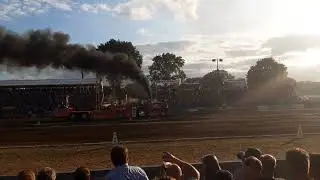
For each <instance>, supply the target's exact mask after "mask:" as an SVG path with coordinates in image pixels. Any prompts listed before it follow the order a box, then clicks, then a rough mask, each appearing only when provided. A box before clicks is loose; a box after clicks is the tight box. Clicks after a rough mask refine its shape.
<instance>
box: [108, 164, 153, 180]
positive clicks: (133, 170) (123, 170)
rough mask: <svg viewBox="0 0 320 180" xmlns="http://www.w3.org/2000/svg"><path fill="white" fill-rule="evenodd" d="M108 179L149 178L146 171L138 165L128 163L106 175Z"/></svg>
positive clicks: (138, 179) (142, 179)
mask: <svg viewBox="0 0 320 180" xmlns="http://www.w3.org/2000/svg"><path fill="white" fill-rule="evenodd" d="M105 179H106V180H149V179H148V176H147V174H146V172H145V171H144V170H143V169H142V168H140V167H137V166H129V165H128V164H125V165H122V166H118V167H116V168H114V169H113V170H111V171H110V172H109V173H108V174H107V175H106V176H105Z"/></svg>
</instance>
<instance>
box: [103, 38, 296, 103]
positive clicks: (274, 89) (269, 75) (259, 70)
mask: <svg viewBox="0 0 320 180" xmlns="http://www.w3.org/2000/svg"><path fill="white" fill-rule="evenodd" d="M97 50H98V51H102V52H111V53H125V54H127V56H128V58H130V59H133V60H134V61H135V62H136V64H137V66H138V67H139V68H141V66H142V63H143V56H142V55H141V53H140V52H139V51H138V49H137V48H136V47H135V46H134V45H133V44H132V43H131V42H127V41H120V40H115V39H110V40H109V41H108V42H106V43H102V44H99V45H98V46H97ZM184 64H185V60H184V59H183V58H182V57H181V56H177V55H175V54H173V53H163V54H159V55H156V56H155V57H153V58H152V64H151V66H149V67H148V70H149V75H148V78H149V80H150V82H151V84H155V83H156V82H158V81H163V80H182V81H186V82H188V81H189V82H192V81H194V80H197V81H198V82H200V83H201V85H202V88H210V89H213V88H219V87H218V86H222V85H223V82H224V81H225V80H234V79H235V77H234V76H233V75H232V74H230V73H229V72H227V71H225V70H213V71H212V72H209V73H207V74H205V75H204V76H203V77H200V78H187V75H186V74H185V72H184V71H183V66H184ZM107 79H108V80H109V81H110V83H111V86H112V87H113V89H114V93H115V94H114V95H116V92H117V91H119V90H120V84H121V81H122V80H123V77H122V76H121V74H119V75H114V74H110V75H108V77H107ZM246 80H247V86H248V92H250V98H244V99H245V100H243V101H248V102H249V101H254V100H257V99H259V100H261V99H264V101H272V102H274V101H277V102H278V101H283V102H285V101H288V99H290V98H291V97H293V96H294V95H295V85H296V81H295V80H294V79H292V78H289V77H288V71H287V67H286V66H285V65H284V64H281V63H279V62H277V61H276V60H275V59H274V58H272V57H266V58H263V59H260V60H258V61H257V62H256V64H255V65H253V66H251V67H250V69H249V70H248V72H247V74H246ZM133 89H134V88H133ZM275 94H276V95H277V96H275ZM279 97H280V99H279Z"/></svg>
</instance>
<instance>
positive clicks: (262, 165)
mask: <svg viewBox="0 0 320 180" xmlns="http://www.w3.org/2000/svg"><path fill="white" fill-rule="evenodd" d="M237 157H238V158H239V159H240V160H241V166H240V167H238V169H236V170H235V171H234V173H231V172H230V171H228V170H225V169H222V168H221V166H220V164H219V161H218V158H217V157H216V156H215V155H214V154H208V155H205V156H204V157H203V158H201V168H200V170H199V171H198V170H197V169H196V168H195V167H194V166H193V165H192V164H190V163H188V162H186V161H184V160H182V159H180V158H178V157H176V156H174V155H172V154H171V153H169V152H164V153H163V155H162V161H163V163H162V165H161V168H160V172H159V176H158V177H157V178H156V179H159V180H200V179H201V180H276V179H277V178H276V177H275V169H276V166H277V160H276V158H275V157H274V156H272V155H270V154H263V153H262V152H261V151H260V150H259V149H257V148H248V149H247V150H246V151H245V152H239V153H238V154H237ZM110 159H111V162H112V164H113V165H114V168H113V169H112V170H111V171H109V172H108V173H107V174H106V175H105V177H104V178H101V180H102V179H103V180H148V179H149V178H148V176H147V174H146V172H145V171H144V170H143V169H142V168H140V167H138V166H131V165H129V155H128V149H127V148H126V147H124V146H115V147H113V148H112V150H111V153H110ZM285 162H286V171H285V172H286V173H285V174H286V177H285V179H287V180H319V179H320V169H318V168H319V167H320V166H319V165H320V155H318V154H310V155H309V153H308V152H307V151H305V150H303V149H301V148H295V149H291V150H289V151H287V152H286V157H285ZM73 178H74V180H91V179H93V178H92V177H91V174H90V170H89V169H88V168H86V167H79V168H77V169H76V170H75V171H74V172H73ZM17 179H18V180H55V179H56V172H55V171H54V169H52V168H49V167H46V168H43V169H41V170H40V171H38V172H34V171H32V170H23V171H21V172H20V173H19V174H18V176H17Z"/></svg>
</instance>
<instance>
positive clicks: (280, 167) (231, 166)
mask: <svg viewBox="0 0 320 180" xmlns="http://www.w3.org/2000/svg"><path fill="white" fill-rule="evenodd" d="M220 165H221V167H222V169H227V170H229V171H231V172H232V173H233V172H234V171H235V170H236V169H237V168H239V167H240V165H241V163H240V162H239V161H227V162H222V163H220ZM194 166H195V167H196V168H197V169H198V170H200V167H201V165H200V164H194ZM142 168H143V169H144V170H145V171H146V173H147V175H148V177H149V179H153V178H155V177H157V176H159V175H160V167H159V166H149V167H142ZM108 171H109V170H101V171H92V172H91V175H92V180H97V179H99V180H101V179H103V177H104V176H105V175H106V174H107V173H108ZM275 176H276V177H277V178H285V161H284V160H278V162H277V168H276V173H275ZM16 179H17V178H16V177H15V176H0V180H16ZM57 180H72V175H71V173H58V174H57Z"/></svg>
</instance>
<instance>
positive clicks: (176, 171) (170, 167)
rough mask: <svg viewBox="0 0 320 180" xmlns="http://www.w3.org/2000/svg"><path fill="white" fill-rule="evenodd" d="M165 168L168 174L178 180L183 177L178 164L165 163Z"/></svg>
mask: <svg viewBox="0 0 320 180" xmlns="http://www.w3.org/2000/svg"><path fill="white" fill-rule="evenodd" d="M164 168H165V170H166V175H167V176H170V177H173V178H175V179H177V180H180V179H182V170H181V168H180V167H179V166H178V165H177V164H173V163H165V164H164Z"/></svg>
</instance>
